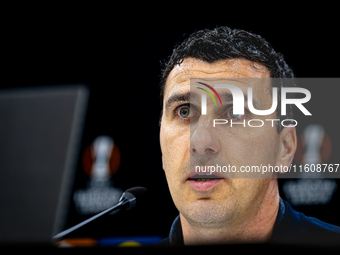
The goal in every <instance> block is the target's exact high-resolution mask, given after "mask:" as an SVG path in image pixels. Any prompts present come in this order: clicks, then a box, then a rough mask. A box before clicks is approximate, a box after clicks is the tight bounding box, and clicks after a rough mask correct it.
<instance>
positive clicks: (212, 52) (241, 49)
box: [160, 26, 294, 132]
mask: <svg viewBox="0 0 340 255" xmlns="http://www.w3.org/2000/svg"><path fill="white" fill-rule="evenodd" d="M189 57H193V58H197V59H200V60H203V61H205V62H208V63H214V62H216V61H219V60H226V59H247V60H250V61H254V62H258V63H261V64H263V65H264V66H266V67H267V68H268V70H269V72H270V77H271V78H280V79H279V80H280V81H282V79H283V78H294V73H293V71H292V69H291V68H290V67H289V66H288V65H287V63H286V62H285V61H284V58H283V55H282V54H281V53H278V52H276V51H275V50H274V49H273V48H272V46H271V45H270V44H269V43H268V42H267V41H266V40H265V39H264V38H262V37H261V36H259V35H256V34H253V33H250V32H247V31H244V30H241V29H231V28H229V27H227V26H220V27H216V28H215V29H212V30H210V29H203V30H199V31H196V32H194V33H192V34H191V35H189V37H188V38H186V39H185V40H184V41H183V42H182V43H180V44H178V45H177V46H175V48H174V50H173V52H172V54H171V56H170V57H169V59H168V61H165V62H163V67H162V72H161V82H160V97H161V108H162V107H163V100H164V90H165V85H166V81H167V78H168V76H169V74H170V72H171V70H172V69H173V68H174V67H175V65H177V64H181V63H182V62H183V61H184V59H185V58H189ZM275 80H276V79H275ZM289 85H290V86H292V83H289ZM273 86H274V87H278V107H277V110H280V109H281V90H280V88H281V87H287V86H288V85H287V84H286V83H284V82H279V84H275V83H274V84H273ZM277 112H279V111H277ZM277 115H278V119H280V121H282V117H281V115H279V114H277ZM287 118H288V119H292V118H293V109H292V107H291V105H288V108H287ZM277 129H278V132H280V131H281V130H282V128H281V125H280V124H278V125H277Z"/></svg>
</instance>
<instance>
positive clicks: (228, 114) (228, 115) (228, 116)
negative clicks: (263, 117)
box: [222, 107, 246, 119]
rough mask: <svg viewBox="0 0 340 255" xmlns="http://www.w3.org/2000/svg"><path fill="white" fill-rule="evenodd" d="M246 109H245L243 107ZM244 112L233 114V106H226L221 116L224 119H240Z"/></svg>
mask: <svg viewBox="0 0 340 255" xmlns="http://www.w3.org/2000/svg"><path fill="white" fill-rule="evenodd" d="M245 111H246V109H245ZM244 116H245V114H234V112H233V107H229V108H227V110H226V111H225V113H223V114H222V117H224V118H226V119H242V118H244Z"/></svg>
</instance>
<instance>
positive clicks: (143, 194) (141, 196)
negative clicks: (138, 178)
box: [124, 187, 148, 210]
mask: <svg viewBox="0 0 340 255" xmlns="http://www.w3.org/2000/svg"><path fill="white" fill-rule="evenodd" d="M129 193H130V194H131V195H132V196H131V195H130V194H129ZM128 196H129V197H130V196H131V197H135V198H136V199H135V200H134V201H133V202H131V203H130V206H129V208H128V210H131V209H133V208H134V207H135V206H136V203H137V200H138V204H141V203H143V201H145V200H146V198H147V196H148V190H147V189H146V188H144V187H133V188H130V189H127V190H126V191H125V192H124V197H128Z"/></svg>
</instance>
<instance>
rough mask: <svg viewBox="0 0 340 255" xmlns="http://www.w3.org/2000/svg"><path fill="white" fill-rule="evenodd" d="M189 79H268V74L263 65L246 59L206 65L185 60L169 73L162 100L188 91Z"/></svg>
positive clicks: (192, 60) (197, 61) (193, 60)
mask: <svg viewBox="0 0 340 255" xmlns="http://www.w3.org/2000/svg"><path fill="white" fill-rule="evenodd" d="M191 78H270V73H269V70H268V69H267V68H266V67H265V66H264V65H262V64H260V63H256V62H252V61H250V60H246V59H228V60H221V61H218V62H215V63H207V62H205V61H202V60H199V59H196V58H186V59H185V60H184V61H183V62H182V64H181V65H176V66H175V67H174V68H173V70H172V71H171V72H170V74H169V76H168V79H167V82H166V86H165V90H164V99H166V98H168V97H169V96H170V95H171V94H172V93H173V92H174V91H176V92H183V93H184V92H187V91H189V90H190V79H191Z"/></svg>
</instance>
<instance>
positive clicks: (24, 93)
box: [0, 85, 89, 244]
mask: <svg viewBox="0 0 340 255" xmlns="http://www.w3.org/2000/svg"><path fill="white" fill-rule="evenodd" d="M88 98H89V89H88V88H87V87H86V86H84V85H70V86H66V85H62V86H48V87H31V88H10V89H1V90H0V175H1V178H0V205H1V209H0V244H17V243H25V244H27V243H29V244H30V243H34V244H37V243H38V244H53V242H52V237H53V236H54V235H55V234H57V233H59V232H60V231H62V230H63V227H64V224H65V221H66V217H67V214H68V206H69V197H70V196H71V192H72V185H73V182H74V178H75V173H76V169H77V162H78V153H79V150H80V146H81V140H82V133H83V128H84V124H85V118H86V112H87V105H88Z"/></svg>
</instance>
